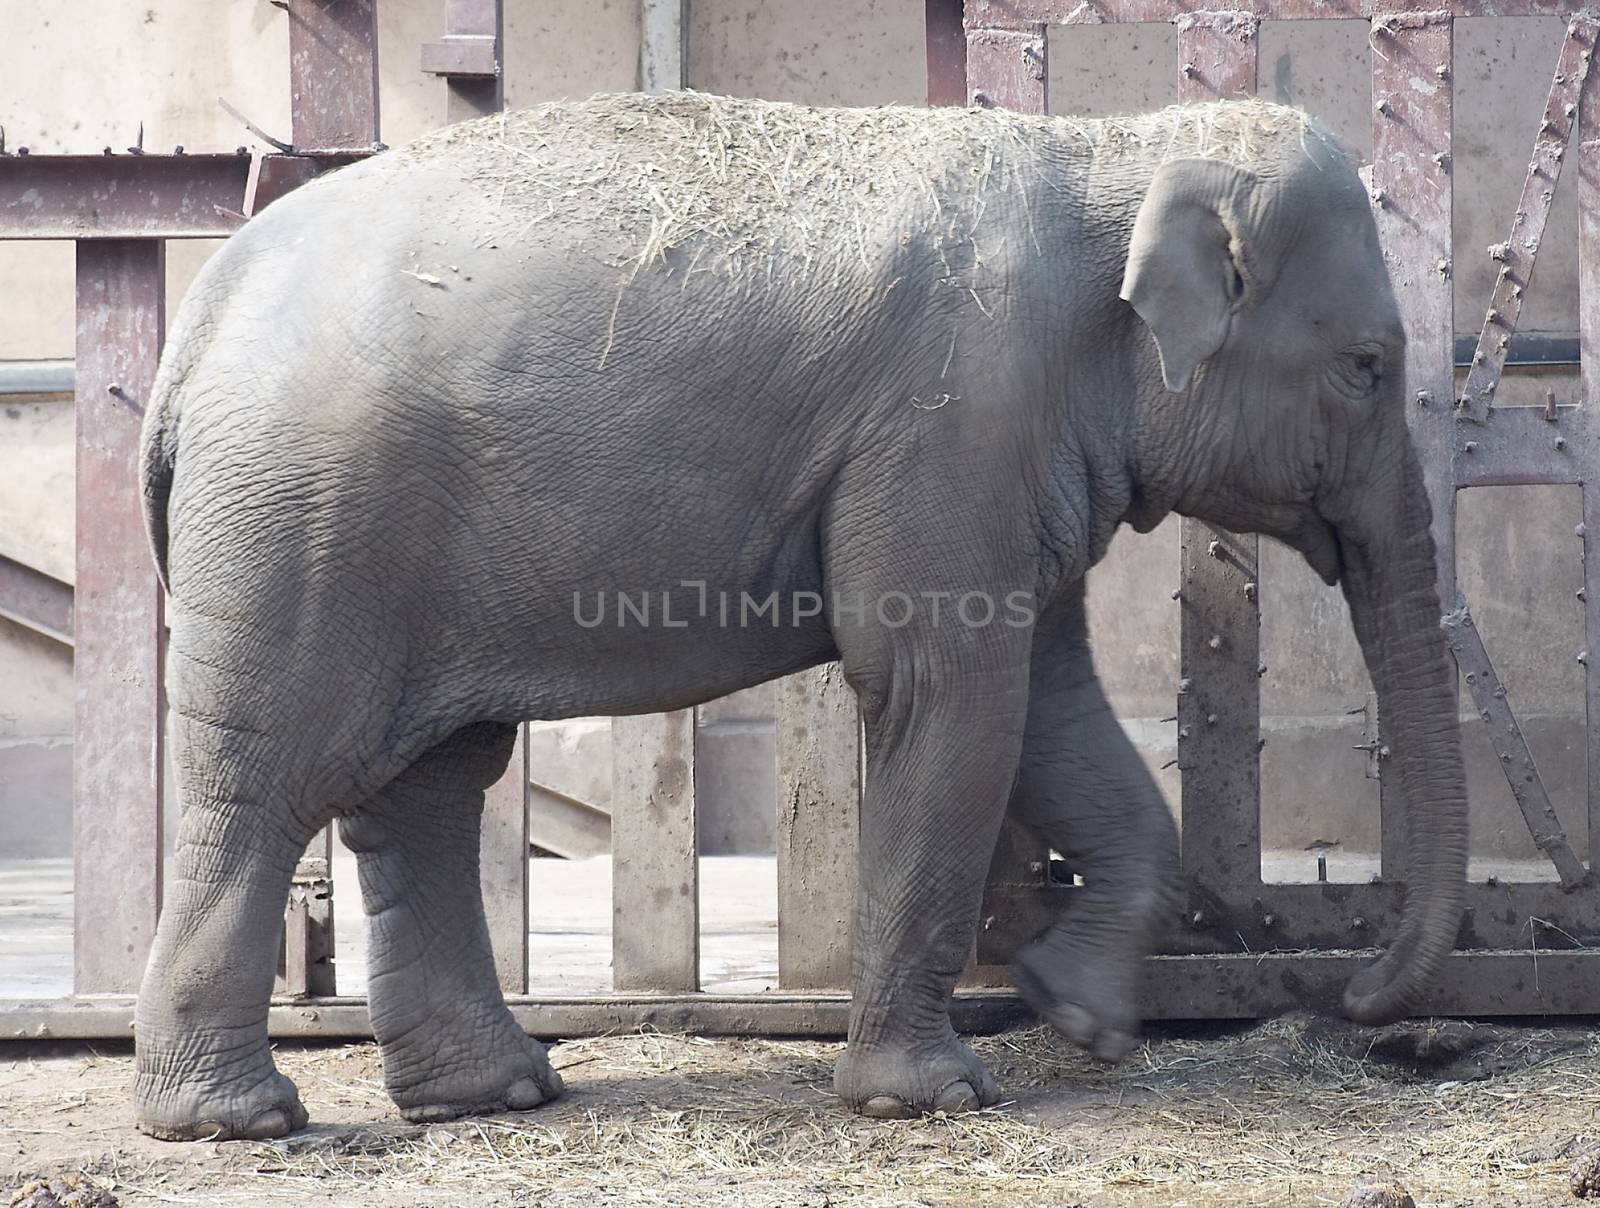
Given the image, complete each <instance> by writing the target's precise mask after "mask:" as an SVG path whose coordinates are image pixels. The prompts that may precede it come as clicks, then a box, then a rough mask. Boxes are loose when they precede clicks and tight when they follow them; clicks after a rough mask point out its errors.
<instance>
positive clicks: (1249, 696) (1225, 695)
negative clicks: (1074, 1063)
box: [1177, 12, 1261, 926]
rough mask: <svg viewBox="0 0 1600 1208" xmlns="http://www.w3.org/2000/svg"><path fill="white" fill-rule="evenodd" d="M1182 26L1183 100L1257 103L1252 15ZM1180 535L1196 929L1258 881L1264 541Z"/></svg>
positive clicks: (1191, 530) (1187, 800)
mask: <svg viewBox="0 0 1600 1208" xmlns="http://www.w3.org/2000/svg"><path fill="white" fill-rule="evenodd" d="M1177 24H1178V55H1179V61H1180V65H1181V72H1182V78H1181V83H1180V85H1179V95H1180V97H1181V98H1182V99H1183V100H1184V101H1206V100H1221V99H1224V98H1231V97H1247V96H1253V95H1254V94H1255V91H1256V20H1255V18H1254V17H1253V16H1252V15H1250V14H1249V13H1227V12H1216V13H1193V14H1187V15H1185V16H1183V17H1180V18H1179V19H1178V22H1177ZM1180 533H1181V547H1182V553H1181V578H1180V582H1181V587H1180V592H1181V596H1180V599H1181V601H1182V612H1181V617H1182V620H1181V623H1180V662H1181V667H1182V677H1183V683H1182V684H1181V685H1180V686H1179V691H1178V708H1177V714H1178V768H1179V771H1180V773H1181V775H1182V798H1183V818H1182V824H1183V849H1182V850H1183V867H1184V873H1185V876H1186V878H1187V880H1188V882H1189V884H1190V887H1191V894H1192V895H1193V896H1192V899H1191V902H1190V909H1191V914H1190V918H1191V920H1192V921H1193V922H1194V923H1195V925H1197V926H1201V925H1204V918H1205V912H1204V909H1203V902H1204V899H1205V896H1206V894H1205V892H1204V890H1205V887H1207V886H1208V885H1209V886H1212V887H1215V888H1221V887H1224V886H1226V887H1238V886H1248V885H1258V884H1260V882H1261V678H1260V674H1259V671H1258V668H1259V666H1260V661H1261V605H1260V592H1259V590H1258V584H1259V574H1258V570H1259V566H1260V562H1259V553H1260V543H1259V541H1258V539H1257V538H1256V537H1255V536H1253V535H1250V536H1241V535H1238V534H1235V533H1228V532H1224V531H1223V530H1221V529H1215V528H1213V527H1211V526H1210V525H1208V524H1205V523H1203V522H1202V521H1199V520H1194V519H1191V518H1189V517H1184V519H1183V521H1182V523H1181V527H1180ZM1197 891H1198V892H1197Z"/></svg>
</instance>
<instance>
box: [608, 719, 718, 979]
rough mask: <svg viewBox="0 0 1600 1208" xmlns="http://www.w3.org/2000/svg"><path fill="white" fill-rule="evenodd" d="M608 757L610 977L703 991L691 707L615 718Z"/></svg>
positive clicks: (612, 722) (612, 724)
mask: <svg viewBox="0 0 1600 1208" xmlns="http://www.w3.org/2000/svg"><path fill="white" fill-rule="evenodd" d="M611 758H612V790H611V796H612V806H611V927H612V930H611V976H612V984H613V985H614V986H615V987H616V989H618V990H622V991H628V990H649V991H652V992H659V993H672V992H681V991H690V990H697V989H699V986H700V868H699V861H698V858H697V852H696V844H695V804H694V710H693V709H679V710H677V711H676V712H673V713H651V714H647V715H645V716H641V717H617V718H613V719H612V721H611Z"/></svg>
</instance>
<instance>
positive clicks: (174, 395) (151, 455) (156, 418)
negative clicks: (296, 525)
mask: <svg viewBox="0 0 1600 1208" xmlns="http://www.w3.org/2000/svg"><path fill="white" fill-rule="evenodd" d="M178 351H179V352H180V353H181V352H182V351H183V349H182V348H181V347H180V348H179V350H178ZM186 362H187V358H183V357H173V356H169V357H165V358H163V359H162V362H161V368H160V370H159V371H158V372H157V373H156V382H155V386H154V387H153V388H152V389H151V391H150V402H149V404H148V406H147V408H146V410H145V415H144V428H143V430H142V431H141V432H140V436H139V485H140V488H141V493H142V495H143V497H144V527H145V532H146V533H147V534H148V535H149V538H150V550H151V552H152V553H153V554H154V555H155V559H156V573H157V574H158V575H160V576H161V586H162V587H163V588H166V589H168V590H170V589H171V584H170V583H169V582H168V581H167V504H168V501H169V500H170V499H171V498H172V480H173V477H174V475H175V474H176V472H177V465H178V387H179V385H180V384H181V382H182V380H183V378H184V376H185V375H186V371H187V370H188V364H187V363H186Z"/></svg>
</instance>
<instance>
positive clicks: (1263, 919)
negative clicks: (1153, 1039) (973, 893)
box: [984, 852, 1600, 964]
mask: <svg viewBox="0 0 1600 1208" xmlns="http://www.w3.org/2000/svg"><path fill="white" fill-rule="evenodd" d="M1306 863H1307V873H1308V874H1312V875H1314V873H1313V867H1314V857H1313V855H1312V854H1311V853H1309V852H1308V853H1307V854H1306ZM1404 890H1405V886H1404V885H1403V884H1402V883H1401V882H1399V881H1372V882H1366V883H1362V884H1348V883H1340V882H1317V881H1309V882H1308V883H1303V884H1295V885H1278V884H1263V885H1257V886H1252V887H1250V889H1249V891H1248V895H1245V894H1241V893H1239V892H1238V891H1237V889H1236V888H1234V887H1230V886H1228V885H1222V886H1221V887H1220V888H1218V889H1217V891H1216V892H1215V893H1208V894H1205V895H1201V896H1195V897H1192V898H1191V901H1192V902H1193V903H1194V906H1195V908H1194V910H1192V911H1191V912H1190V914H1189V915H1188V917H1187V918H1186V920H1185V926H1184V928H1183V929H1182V930H1181V931H1175V932H1174V933H1173V934H1171V935H1169V936H1168V937H1167V938H1166V939H1165V940H1164V941H1163V942H1162V944H1161V947H1160V951H1161V952H1162V953H1163V954H1166V955H1194V954H1200V955H1205V954H1213V955H1215V954H1222V953H1251V952H1256V953H1260V952H1272V951H1283V950H1286V949H1302V948H1304V949H1315V950H1323V951H1330V950H1340V949H1348V948H1356V947H1365V946H1367V945H1371V944H1387V943H1390V942H1392V941H1393V939H1394V937H1395V935H1396V934H1397V932H1398V928H1399V925H1400V915H1401V907H1402V903H1403V900H1404ZM1078 892H1080V891H1079V890H1078V889H1076V888H1075V887H1072V886H1067V885H1056V884H1044V885H1032V886H1008V885H996V886H994V887H992V888H991V890H990V893H989V895H988V898H987V899H986V905H985V911H986V913H985V916H984V921H985V923H986V924H987V925H988V927H989V933H988V934H986V936H985V942H986V943H987V944H988V945H989V948H988V952H989V958H988V959H989V960H990V961H991V963H995V964H1001V963H1004V962H1005V961H1007V960H1009V959H1010V957H1011V955H1012V954H1013V953H1014V952H1016V950H1017V949H1018V948H1020V947H1021V946H1022V945H1023V944H1026V943H1027V942H1028V941H1029V940H1031V939H1032V938H1033V937H1034V936H1035V935H1037V934H1038V933H1039V932H1040V931H1041V930H1042V929H1043V928H1044V927H1046V926H1048V925H1049V924H1050V923H1051V922H1052V921H1054V920H1055V919H1056V918H1058V917H1059V916H1060V914H1061V912H1062V911H1063V910H1065V909H1069V908H1070V905H1071V902H1072V895H1073V894H1075V893H1078ZM1196 914H1198V915H1199V916H1200V917H1198V918H1196V917H1195V915H1196ZM1457 946H1458V947H1459V948H1461V949H1463V950H1470V951H1497V950H1499V951H1514V950H1519V949H1521V950H1527V949H1530V948H1537V949H1539V950H1540V951H1544V950H1545V949H1547V948H1548V949H1570V948H1578V947H1582V948H1600V910H1597V909H1596V900H1595V895H1594V894H1593V893H1590V892H1582V893H1563V892H1561V887H1560V885H1559V884H1558V883H1557V882H1555V881H1554V880H1551V881H1532V882H1501V881H1495V880H1490V881H1487V882H1485V881H1477V882H1474V883H1472V884H1470V885H1468V886H1467V913H1466V916H1465V920H1464V922H1463V923H1462V927H1461V933H1460V937H1459V939H1458V941H1457Z"/></svg>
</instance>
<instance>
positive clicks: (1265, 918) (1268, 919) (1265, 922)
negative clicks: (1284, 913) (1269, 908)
mask: <svg viewBox="0 0 1600 1208" xmlns="http://www.w3.org/2000/svg"><path fill="white" fill-rule="evenodd" d="M1261 925H1262V926H1263V927H1276V926H1277V925H1278V916H1277V915H1275V914H1264V915H1262V916H1261Z"/></svg>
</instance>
